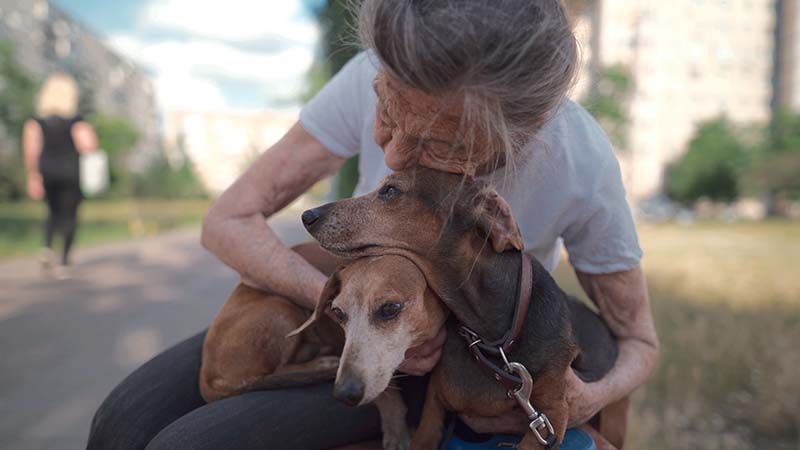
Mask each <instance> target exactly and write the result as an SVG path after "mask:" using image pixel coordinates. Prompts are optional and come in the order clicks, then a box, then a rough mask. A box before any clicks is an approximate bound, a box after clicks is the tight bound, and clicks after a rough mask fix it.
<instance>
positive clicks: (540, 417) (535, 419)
mask: <svg viewBox="0 0 800 450" xmlns="http://www.w3.org/2000/svg"><path fill="white" fill-rule="evenodd" d="M501 352H502V350H501ZM501 354H502V353H501ZM503 359H505V354H503ZM506 366H507V368H508V371H509V372H511V373H513V374H515V375H517V376H518V377H520V378H521V379H522V385H521V386H520V387H519V388H517V389H515V390H513V391H508V396H509V397H513V398H514V399H515V400H517V403H519V406H520V407H521V408H522V410H523V411H525V415H526V416H528V419H530V420H531V422H530V423H529V424H528V426H529V427H530V429H531V431H532V432H533V434H534V436H536V440H538V441H539V443H540V444H542V445H544V446H545V448H551V447H552V446H553V445H555V440H556V432H555V431H554V430H553V425H551V424H550V420H549V419H548V418H547V416H546V415H544V413H540V412H539V411H537V410H536V409H535V408H534V407H533V405H531V391H532V390H533V377H531V374H530V372H528V369H526V368H525V366H523V365H522V364H520V363H517V362H507V361H506ZM544 431H547V432H548V433H549V434H548V436H547V438H544V437H542V432H544Z"/></svg>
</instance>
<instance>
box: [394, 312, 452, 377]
mask: <svg viewBox="0 0 800 450" xmlns="http://www.w3.org/2000/svg"><path fill="white" fill-rule="evenodd" d="M445 339H447V331H446V329H445V326H444V324H443V325H442V328H440V329H439V332H438V333H436V336H435V337H434V338H433V339H431V340H429V341H427V342H423V343H422V344H420V345H418V346H416V347H412V348H410V349H408V350H406V359H405V361H403V362H402V364H400V367H399V370H400V371H401V372H404V373H407V374H409V375H417V376H419V375H425V374H426V373H428V372H430V371H431V370H433V368H434V367H435V366H436V364H438V363H439V359H441V357H442V346H443V345H444V341H445Z"/></svg>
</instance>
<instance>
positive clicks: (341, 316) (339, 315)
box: [331, 306, 347, 322]
mask: <svg viewBox="0 0 800 450" xmlns="http://www.w3.org/2000/svg"><path fill="white" fill-rule="evenodd" d="M331 312H332V313H333V318H334V319H336V321H337V322H344V321H345V320H347V314H345V313H344V311H342V310H341V308H339V307H338V306H334V307H333V308H331Z"/></svg>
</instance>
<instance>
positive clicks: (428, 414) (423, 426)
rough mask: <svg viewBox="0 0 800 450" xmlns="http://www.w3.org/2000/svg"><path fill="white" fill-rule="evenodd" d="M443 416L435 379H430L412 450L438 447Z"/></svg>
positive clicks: (426, 449) (443, 412) (427, 449)
mask: <svg viewBox="0 0 800 450" xmlns="http://www.w3.org/2000/svg"><path fill="white" fill-rule="evenodd" d="M444 415H445V410H444V405H443V404H442V402H441V400H439V396H438V394H437V389H436V382H435V377H432V378H431V382H430V383H429V384H428V390H427V391H426V392H425V405H424V406H423V407H422V417H421V418H420V422H419V427H418V428H417V431H415V432H414V438H413V439H412V440H411V448H412V450H432V449H435V448H438V447H439V442H440V441H441V440H442V428H443V426H444Z"/></svg>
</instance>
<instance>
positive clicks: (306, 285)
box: [201, 123, 344, 309]
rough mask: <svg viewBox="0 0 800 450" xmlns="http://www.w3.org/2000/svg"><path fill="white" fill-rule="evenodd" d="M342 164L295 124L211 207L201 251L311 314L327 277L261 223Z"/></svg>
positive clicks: (205, 223)
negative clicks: (209, 252)
mask: <svg viewBox="0 0 800 450" xmlns="http://www.w3.org/2000/svg"><path fill="white" fill-rule="evenodd" d="M343 162H344V158H341V157H338V156H335V155H333V154H332V153H330V152H329V151H328V150H327V149H326V148H325V147H323V146H322V144H320V143H319V141H317V140H316V139H315V138H314V137H313V136H311V135H310V134H309V133H308V132H306V131H305V130H304V129H303V128H302V127H301V126H300V124H299V123H297V124H295V125H294V126H293V127H292V128H291V129H290V130H289V131H288V132H287V133H286V135H285V136H284V137H283V138H282V139H281V140H280V141H279V142H278V143H276V144H275V145H274V146H272V147H271V148H270V149H269V150H267V151H266V152H264V153H263V154H262V155H261V156H260V157H259V158H258V159H257V160H256V161H255V163H253V165H252V166H251V167H250V168H249V169H248V170H247V171H246V172H245V173H244V174H242V175H241V176H240V177H239V179H237V180H236V182H234V183H233V185H231V186H230V187H229V188H228V189H227V190H226V191H225V192H224V193H223V194H222V195H221V196H220V197H219V199H217V201H216V202H214V204H213V205H212V206H211V209H210V210H209V211H208V214H207V215H206V218H205V220H204V221H203V231H202V238H201V239H202V243H203V246H205V247H206V248H207V249H208V250H209V251H211V252H212V253H214V254H215V255H216V256H217V257H219V258H220V259H221V260H222V261H223V262H224V263H225V264H227V265H228V266H230V267H232V268H233V269H234V270H236V271H237V272H239V274H240V275H241V276H242V281H243V282H244V283H246V284H248V285H251V286H253V287H256V288H260V289H265V290H269V291H271V292H276V293H278V294H281V295H284V296H286V297H288V298H290V299H293V300H294V301H296V302H297V303H298V304H299V305H300V306H303V307H306V308H308V309H313V307H314V305H315V304H316V301H317V298H318V297H319V295H320V293H321V292H322V288H323V286H324V285H325V281H326V277H325V276H324V275H323V274H322V273H320V272H319V271H318V270H317V269H315V268H314V267H312V266H311V265H310V264H308V263H307V262H306V261H305V260H304V259H303V258H302V257H300V256H299V255H298V254H297V253H295V252H293V251H292V250H291V249H289V248H287V247H286V246H284V245H283V244H282V243H281V241H280V240H279V239H278V237H277V235H276V234H275V232H274V231H273V230H272V228H270V226H269V225H268V224H267V222H266V218H267V217H269V216H271V215H272V214H273V213H275V212H277V211H279V210H280V209H282V208H283V207H285V206H286V205H288V204H289V203H290V202H291V201H292V200H294V199H295V198H297V197H298V196H299V195H300V194H302V193H303V192H305V191H306V190H307V189H308V188H309V187H311V186H312V185H313V184H314V183H315V182H317V181H319V180H321V179H322V178H324V177H326V176H328V175H330V174H332V173H334V172H335V171H336V170H337V169H338V168H339V167H340V166H341V165H342V163H343ZM299 223H300V220H299V218H298V224H299Z"/></svg>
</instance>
